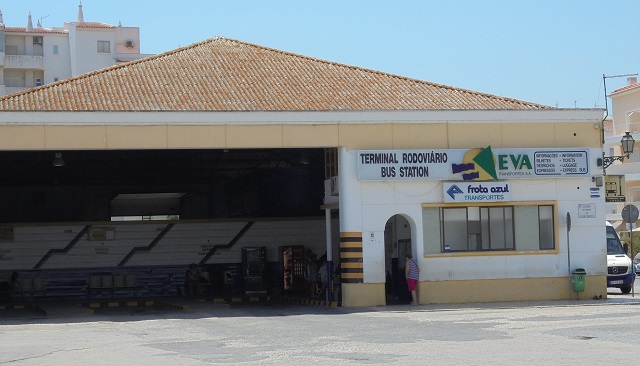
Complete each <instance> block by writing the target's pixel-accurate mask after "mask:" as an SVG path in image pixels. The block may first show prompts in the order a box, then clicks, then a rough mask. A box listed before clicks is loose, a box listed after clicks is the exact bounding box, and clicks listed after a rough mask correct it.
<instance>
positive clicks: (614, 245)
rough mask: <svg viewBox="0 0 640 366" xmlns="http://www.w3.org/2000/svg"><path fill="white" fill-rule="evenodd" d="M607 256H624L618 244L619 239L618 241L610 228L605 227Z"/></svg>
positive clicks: (620, 245)
mask: <svg viewBox="0 0 640 366" xmlns="http://www.w3.org/2000/svg"><path fill="white" fill-rule="evenodd" d="M607 254H608V255H616V254H625V252H624V249H623V248H622V244H620V239H618V234H616V231H615V230H614V229H613V227H611V226H607Z"/></svg>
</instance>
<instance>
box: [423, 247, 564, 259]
mask: <svg viewBox="0 0 640 366" xmlns="http://www.w3.org/2000/svg"><path fill="white" fill-rule="evenodd" d="M559 252H560V251H559V249H554V250H537V251H519V250H504V251H490V252H489V251H486V252H484V251H477V252H453V253H439V254H434V253H431V254H426V255H425V256H424V258H450V257H504V256H510V255H557V254H558V253H559Z"/></svg>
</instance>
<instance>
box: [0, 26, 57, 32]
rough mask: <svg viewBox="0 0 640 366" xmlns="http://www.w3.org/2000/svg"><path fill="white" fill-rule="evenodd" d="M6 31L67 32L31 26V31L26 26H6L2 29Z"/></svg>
mask: <svg viewBox="0 0 640 366" xmlns="http://www.w3.org/2000/svg"><path fill="white" fill-rule="evenodd" d="M4 31H5V32H6V33H67V32H66V31H64V30H53V29H49V28H33V30H32V31H31V32H29V31H28V30H27V28H20V27H6V28H5V29H4Z"/></svg>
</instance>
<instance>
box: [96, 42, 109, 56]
mask: <svg viewBox="0 0 640 366" xmlns="http://www.w3.org/2000/svg"><path fill="white" fill-rule="evenodd" d="M105 45H106V48H105ZM105 49H107V51H105ZM97 51H98V53H102V54H107V53H108V54H110V53H111V41H108V40H101V39H99V40H98V41H97Z"/></svg>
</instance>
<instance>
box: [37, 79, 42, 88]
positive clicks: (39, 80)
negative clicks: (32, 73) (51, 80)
mask: <svg viewBox="0 0 640 366" xmlns="http://www.w3.org/2000/svg"><path fill="white" fill-rule="evenodd" d="M41 85H42V79H40V78H37V79H36V86H41Z"/></svg>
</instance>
